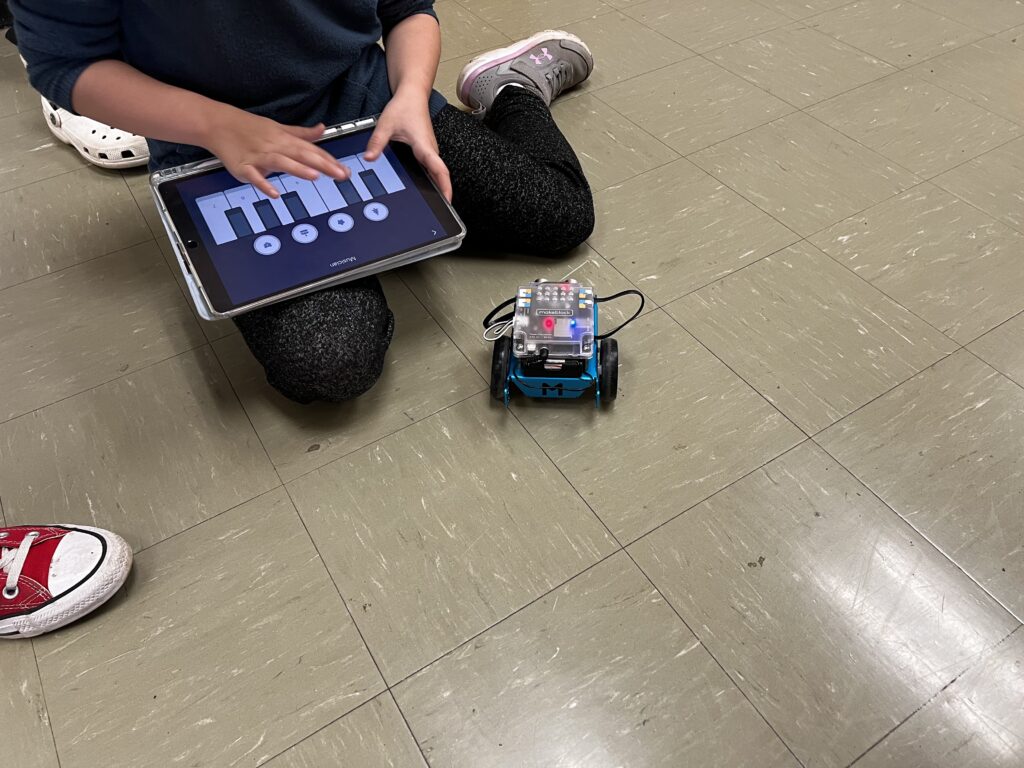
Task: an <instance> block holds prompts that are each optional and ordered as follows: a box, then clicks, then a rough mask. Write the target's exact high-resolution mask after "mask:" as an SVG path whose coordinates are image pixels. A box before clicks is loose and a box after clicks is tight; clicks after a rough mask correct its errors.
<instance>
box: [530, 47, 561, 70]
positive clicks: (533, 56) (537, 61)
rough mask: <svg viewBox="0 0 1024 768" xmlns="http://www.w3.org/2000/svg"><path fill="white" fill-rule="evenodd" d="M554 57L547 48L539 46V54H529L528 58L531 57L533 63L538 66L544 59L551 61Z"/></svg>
mask: <svg viewBox="0 0 1024 768" xmlns="http://www.w3.org/2000/svg"><path fill="white" fill-rule="evenodd" d="M554 58H555V57H554V56H552V55H551V54H550V53H548V49H547V48H541V49H540V55H539V56H538V55H537V54H536V53H531V54H530V59H532V60H533V63H534V64H536V65H537V66H538V67H539V66H541V65H542V64H543V63H544V62H545V61H552V60H553V59H554Z"/></svg>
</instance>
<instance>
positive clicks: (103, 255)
mask: <svg viewBox="0 0 1024 768" xmlns="http://www.w3.org/2000/svg"><path fill="white" fill-rule="evenodd" d="M147 243H154V244H155V245H156V246H157V247H158V248H159V244H158V243H156V241H155V240H154V238H153V237H152V236H149V237H147V238H145V239H144V240H139V241H138V242H135V243H131V244H129V245H126V246H124V247H123V248H116V249H114V250H113V251H106V252H105V253H100V254H97V255H95V256H90V257H89V258H87V259H82V260H81V261H76V262H75V263H73V264H67V265H65V266H63V267H60V268H59V269H51V270H50V271H49V272H43V273H42V274H40V275H35V276H34V277H29V278H26V279H24V280H19V281H18V282H16V283H10V284H9V285H5V286H3V287H2V288H0V298H2V297H3V294H4V293H6V292H7V291H10V290H13V289H14V288H20V287H21V286H23V285H28V284H29V283H34V282H36V281H37V280H43V279H45V278H47V277H50V276H51V275H59V274H61V273H62V272H67V271H68V270H69V269H74V268H75V267H80V266H82V265H83V264H91V263H92V262H94V261H97V260H98V259H104V258H106V257H107V256H115V255H117V254H119V253H122V252H123V251H128V250H131V249H132V248H138V247H139V246H140V245H146V244H147ZM162 259H163V257H161V260H162Z"/></svg>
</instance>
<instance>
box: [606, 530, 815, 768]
mask: <svg viewBox="0 0 1024 768" xmlns="http://www.w3.org/2000/svg"><path fill="white" fill-rule="evenodd" d="M624 551H625V553H626V557H628V558H629V559H630V561H631V562H632V563H633V565H634V567H635V568H636V569H637V570H638V571H640V573H641V574H642V575H643V577H644V580H645V581H646V582H647V583H648V584H649V585H650V586H651V589H653V590H654V591H655V592H657V594H658V597H660V598H661V599H662V601H663V602H664V603H665V605H667V606H668V608H669V610H671V611H672V613H674V614H675V616H676V618H677V619H679V621H680V622H682V624H683V626H684V627H686V629H687V631H689V633H690V634H691V635H693V637H694V638H695V639H696V640H697V642H698V643H700V646H701V648H703V649H704V651H705V652H706V653H707V654H708V656H710V657H711V660H712V661H713V662H715V665H716V666H717V667H718V668H719V669H720V670H721V671H722V674H723V675H725V678H726V679H727V680H728V681H729V682H730V683H731V684H732V687H733V688H734V689H735V690H736V691H737V692H738V693H739V694H740V696H742V697H743V698H744V699H745V700H746V702H747V704H749V705H750V708H751V709H753V710H754V712H756V713H757V716H758V717H760V718H761V720H762V722H763V723H764V724H765V725H766V726H768V729H769V730H770V731H771V732H772V733H773V734H775V738H777V739H778V740H779V742H780V743H781V744H782V746H784V747H785V748H786V751H787V752H789V754H790V755H792V756H793V759H794V760H796V762H797V764H798V765H799V766H800V768H807V764H806V763H805V762H804V761H803V760H801V759H800V758H799V757H798V756H797V754H796V752H794V751H793V748H792V747H790V746H789V743H788V742H787V741H786V740H785V739H784V738H782V734H780V733H779V732H778V731H777V730H776V729H775V726H774V725H772V723H771V721H769V720H768V718H767V717H766V716H765V714H764V713H763V712H762V711H761V710H760V709H759V708H758V707H757V705H756V704H754V702H753V701H752V700H751V698H750V697H749V696H748V695H747V692H746V691H744V690H743V689H742V688H741V687H740V686H739V684H738V683H737V682H736V680H735V679H734V678H733V676H732V675H731V674H729V670H727V669H726V668H725V666H724V665H723V664H722V662H720V661H719V660H718V657H717V656H716V655H715V654H714V653H713V652H712V651H711V649H710V648H709V647H708V646H707V645H706V644H705V643H704V640H703V639H702V638H701V636H700V635H698V634H697V633H696V632H695V631H694V630H693V627H691V626H690V625H689V623H688V622H687V621H686V619H684V618H683V615H682V614H681V613H680V612H679V611H677V610H676V607H675V605H673V604H672V601H671V600H669V599H668V597H667V596H666V595H665V594H664V593H663V592H662V591H661V589H660V588H659V587H658V585H657V584H655V583H654V580H653V579H652V578H651V577H650V576H648V575H647V571H645V570H644V569H643V568H641V567H640V563H638V562H637V561H636V558H634V557H633V553H632V552H630V551H629V550H628V549H626V550H624Z"/></svg>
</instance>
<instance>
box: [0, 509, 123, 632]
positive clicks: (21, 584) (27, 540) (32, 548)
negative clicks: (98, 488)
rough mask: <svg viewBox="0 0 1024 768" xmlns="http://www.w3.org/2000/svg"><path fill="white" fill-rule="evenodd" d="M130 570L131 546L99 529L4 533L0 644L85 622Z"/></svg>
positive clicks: (32, 528) (0, 540)
mask: <svg viewBox="0 0 1024 768" xmlns="http://www.w3.org/2000/svg"><path fill="white" fill-rule="evenodd" d="M131 567H132V550H131V547H129V546H128V543H127V542H126V541H125V540H124V539H122V538H121V537H120V536H118V535H117V534H114V533H111V532H110V531H104V530H102V529H100V528H86V527H84V526H80V525H79V526H74V525H66V526H65V525H43V526H36V525H19V526H14V527H11V528H0V638H21V637H35V636H36V635H41V634H43V633H44V632H50V631H51V630H54V629H58V628H60V627H63V626H65V625H66V624H70V623H71V622H73V621H75V620H76V619H79V618H81V617H82V616H85V615H86V614H87V613H90V612H92V611H94V610H95V609H96V608H98V607H99V606H101V605H103V603H105V602H106V601H107V600H109V599H110V598H111V597H112V596H113V595H114V593H115V592H117V590H119V589H120V588H121V585H122V584H124V582H125V579H127V578H128V572H129V571H130V570H131Z"/></svg>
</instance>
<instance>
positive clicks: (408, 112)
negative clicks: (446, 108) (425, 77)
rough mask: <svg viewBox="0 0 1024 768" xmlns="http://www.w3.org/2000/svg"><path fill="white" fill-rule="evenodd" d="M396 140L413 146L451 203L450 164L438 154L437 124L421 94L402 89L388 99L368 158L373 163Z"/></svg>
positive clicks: (413, 149) (370, 146)
mask: <svg viewBox="0 0 1024 768" xmlns="http://www.w3.org/2000/svg"><path fill="white" fill-rule="evenodd" d="M392 139H397V140H398V141H401V142H404V143H405V144H408V145H409V146H410V147H412V153H413V155H414V156H415V157H416V159H417V160H418V161H419V163H420V165H422V166H423V167H424V168H425V169H426V171H427V173H429V174H430V178H432V179H433V180H434V183H435V184H437V188H438V189H440V190H441V194H442V195H444V196H445V199H447V200H448V202H451V200H452V180H451V176H450V175H449V174H448V166H446V165H445V164H444V161H443V160H442V159H441V155H439V154H438V151H437V137H436V136H434V124H433V123H432V122H431V121H430V109H429V107H428V105H427V101H426V99H424V98H423V96H422V95H421V94H418V93H417V94H415V95H412V96H404V95H402V93H401V92H399V93H397V94H395V96H394V97H393V98H392V99H391V101H389V102H388V105H387V107H385V108H384V112H383V113H381V116H380V119H379V120H378V121H377V128H376V130H374V132H373V136H371V137H370V143H369V144H367V146H366V152H365V153H364V154H365V155H366V159H367V160H369V161H370V162H371V163H372V162H373V161H374V160H376V159H377V158H378V157H380V154H381V152H383V151H384V148H385V147H386V146H387V145H388V142H389V141H391V140H392Z"/></svg>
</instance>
